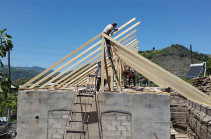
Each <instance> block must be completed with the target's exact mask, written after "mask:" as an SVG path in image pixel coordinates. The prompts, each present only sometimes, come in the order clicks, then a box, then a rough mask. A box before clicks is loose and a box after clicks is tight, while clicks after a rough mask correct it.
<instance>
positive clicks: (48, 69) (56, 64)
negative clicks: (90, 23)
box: [21, 33, 101, 88]
mask: <svg viewBox="0 0 211 139" xmlns="http://www.w3.org/2000/svg"><path fill="white" fill-rule="evenodd" d="M100 36H101V33H100V34H98V35H97V36H95V37H94V38H92V39H90V40H89V41H87V42H86V43H85V44H83V45H81V46H80V47H79V48H77V49H76V50H74V51H73V52H71V53H70V54H68V55H67V56H65V57H64V58H62V59H61V60H59V61H58V62H56V63H55V64H53V65H52V66H50V67H49V68H47V69H46V70H44V71H43V72H41V73H40V74H38V75H37V76H35V77H34V78H32V79H31V80H29V81H28V82H26V83H25V84H24V85H22V86H21V88H25V87H26V86H27V85H29V84H30V83H32V82H34V81H35V80H37V79H39V78H40V77H41V76H43V75H44V74H46V73H47V72H49V71H50V70H52V69H53V68H54V67H56V66H58V65H59V64H61V63H62V62H64V61H65V60H66V59H68V58H69V57H71V56H73V55H74V54H76V53H77V52H79V51H80V50H81V49H83V48H84V47H86V46H87V45H89V44H90V43H92V42H93V41H95V40H96V39H98V38H99V37H100Z"/></svg>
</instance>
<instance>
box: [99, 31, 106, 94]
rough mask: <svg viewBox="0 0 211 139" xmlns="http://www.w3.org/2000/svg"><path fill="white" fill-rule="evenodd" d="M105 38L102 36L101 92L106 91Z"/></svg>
mask: <svg viewBox="0 0 211 139" xmlns="http://www.w3.org/2000/svg"><path fill="white" fill-rule="evenodd" d="M102 34H104V33H102ZM104 45H105V38H104V37H102V38H101V86H100V91H101V92H104V79H105V78H104V76H105V75H104V73H105V68H104V65H105V63H104V60H105V59H104V53H105V46H104Z"/></svg>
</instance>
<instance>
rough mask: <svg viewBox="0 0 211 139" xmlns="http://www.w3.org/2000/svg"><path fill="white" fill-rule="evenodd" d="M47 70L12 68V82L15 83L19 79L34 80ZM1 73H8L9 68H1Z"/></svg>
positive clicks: (34, 67)
mask: <svg viewBox="0 0 211 139" xmlns="http://www.w3.org/2000/svg"><path fill="white" fill-rule="evenodd" d="M44 70H45V68H41V67H38V66H33V67H12V66H11V80H12V81H15V80H17V79H21V78H33V77H34V76H36V75H37V74H39V73H40V72H42V71H44ZM1 71H2V72H3V73H4V74H7V73H8V66H7V65H5V66H4V67H3V68H1Z"/></svg>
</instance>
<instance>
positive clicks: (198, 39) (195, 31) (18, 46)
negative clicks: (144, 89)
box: [0, 0, 211, 68]
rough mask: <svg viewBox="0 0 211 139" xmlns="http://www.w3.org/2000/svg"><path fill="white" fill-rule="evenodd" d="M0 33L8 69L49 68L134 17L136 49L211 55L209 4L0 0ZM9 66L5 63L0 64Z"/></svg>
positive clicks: (200, 0)
mask: <svg viewBox="0 0 211 139" xmlns="http://www.w3.org/2000/svg"><path fill="white" fill-rule="evenodd" d="M0 5H1V6H0V7H1V8H0V30H2V29H4V28H7V31H6V33H7V34H10V35H11V36H12V37H13V38H12V42H13V44H14V48H13V50H12V52H11V66H19V67H31V66H40V67H43V68H47V67H49V66H51V65H52V64H54V63H55V62H57V61H58V60H60V59H61V58H63V57H64V56H66V55H67V54H69V53H70V52H72V51H73V50H75V49H76V48H78V47H79V46H81V45H82V44H84V43H85V42H86V41H88V40H89V39H91V38H93V37H94V36H96V35H97V34H99V33H100V32H102V31H103V29H104V28H105V26H106V25H108V24H110V23H113V22H117V23H118V26H121V25H123V24H124V23H126V22H127V21H129V20H130V19H132V18H133V17H135V18H136V22H137V21H140V22H141V24H140V25H139V26H138V27H137V29H138V31H137V39H138V40H139V41H140V42H139V50H140V51H145V50H151V49H152V48H153V47H155V49H163V48H166V47H168V46H171V44H181V45H184V46H185V47H187V48H188V49H189V47H190V44H192V49H193V51H197V52H199V53H205V54H211V8H210V7H211V1H209V0H107V1H105V0H89V1H88V0H87V1H86V0H77V1H76V0H0ZM3 62H4V64H7V60H6V59H4V60H3Z"/></svg>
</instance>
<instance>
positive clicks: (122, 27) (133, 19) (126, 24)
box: [113, 17, 136, 35]
mask: <svg viewBox="0 0 211 139" xmlns="http://www.w3.org/2000/svg"><path fill="white" fill-rule="evenodd" d="M135 20H136V18H135V17H134V18H132V19H131V20H130V21H128V22H127V23H125V24H124V25H123V26H121V27H119V28H118V31H115V32H114V33H113V35H114V34H116V33H117V32H119V31H120V30H122V29H124V28H125V27H126V26H128V25H129V24H131V23H132V22H133V21H135Z"/></svg>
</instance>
